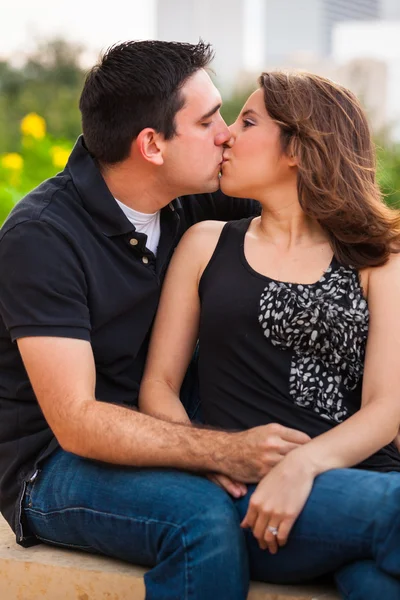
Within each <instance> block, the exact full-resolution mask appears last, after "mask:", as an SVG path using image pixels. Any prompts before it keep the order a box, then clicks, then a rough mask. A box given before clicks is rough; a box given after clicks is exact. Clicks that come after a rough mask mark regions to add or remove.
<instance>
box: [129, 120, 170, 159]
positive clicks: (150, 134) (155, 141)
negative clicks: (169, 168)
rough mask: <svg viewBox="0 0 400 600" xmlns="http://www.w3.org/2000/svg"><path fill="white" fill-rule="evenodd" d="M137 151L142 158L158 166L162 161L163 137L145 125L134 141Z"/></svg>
mask: <svg viewBox="0 0 400 600" xmlns="http://www.w3.org/2000/svg"><path fill="white" fill-rule="evenodd" d="M134 144H135V145H136V149H137V151H138V152H139V153H140V155H141V156H142V158H144V159H145V160H147V161H148V162H151V163H152V164H153V165H157V166H160V165H162V164H163V163H164V158H163V147H164V137H163V135H162V134H161V133H157V131H155V130H154V129H151V128H150V127H146V129H142V131H141V132H140V133H139V135H138V136H137V138H136V140H135V141H134Z"/></svg>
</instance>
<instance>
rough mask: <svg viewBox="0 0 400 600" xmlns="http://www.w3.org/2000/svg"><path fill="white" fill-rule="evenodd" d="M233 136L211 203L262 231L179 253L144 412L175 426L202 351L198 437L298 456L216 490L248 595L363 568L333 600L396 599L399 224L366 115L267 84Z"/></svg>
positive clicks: (303, 84) (206, 235)
mask: <svg viewBox="0 0 400 600" xmlns="http://www.w3.org/2000/svg"><path fill="white" fill-rule="evenodd" d="M210 126H212V118H211V119H210ZM231 133H232V138H231V141H230V142H229V144H228V147H227V148H226V149H225V151H224V163H223V167H222V176H221V188H222V190H223V191H224V192H225V193H226V194H229V195H232V196H237V197H251V198H255V199H256V200H258V201H259V202H260V203H261V206H262V214H261V217H258V218H254V219H247V220H243V221H236V222H232V223H227V224H225V225H224V224H221V223H217V222H205V223H201V224H199V225H196V226H195V227H193V228H192V229H191V230H189V231H188V232H187V234H186V235H185V236H184V238H183V239H182V241H181V244H180V245H179V247H178V249H177V251H176V253H175V257H174V260H173V261H172V263H171V266H170V269H169V273H168V276H167V279H166V283H165V287H164V292H163V296H162V300H161V304H160V309H159V313H158V316H157V320H156V324H155V329H154V334H153V339H152V343H151V349H150V354H149V361H148V365H147V368H146V373H145V376H144V380H143V385H142V391H141V401H140V405H141V409H142V410H144V411H145V412H147V413H151V414H155V415H159V416H162V417H164V418H166V419H169V420H180V421H184V422H188V417H187V414H186V412H185V410H184V408H183V406H182V404H181V403H180V401H179V388H180V385H181V382H182V379H183V376H184V373H185V369H186V367H187V365H188V363H189V360H190V356H191V354H192V351H193V348H194V345H195V342H196V340H197V338H199V340H200V356H199V379H200V395H201V400H202V407H203V411H204V415H205V420H206V423H207V424H209V425H210V426H216V427H222V428H225V429H246V428H249V427H253V426H255V425H260V424H264V423H279V424H280V425H284V426H287V427H291V428H294V429H298V430H301V431H302V432H304V433H306V434H308V436H310V438H311V441H309V442H307V443H305V444H304V445H301V446H299V447H297V448H295V449H293V450H292V451H291V452H290V453H288V454H287V455H286V456H285V457H281V460H280V462H278V464H276V466H275V467H273V468H272V469H271V471H270V472H269V473H268V474H267V475H266V476H265V477H264V479H263V480H262V481H260V482H259V483H258V485H257V487H255V488H254V487H250V488H249V489H248V490H247V489H246V486H244V485H243V483H241V482H230V481H229V480H228V479H227V478H225V477H218V480H219V483H220V484H222V485H224V486H225V487H226V488H227V489H228V490H229V491H231V492H232V493H233V495H236V497H237V498H238V499H237V500H236V503H237V508H238V511H239V513H240V515H241V517H242V518H243V520H242V526H243V527H244V528H245V529H246V534H247V536H248V541H249V551H250V561H251V565H252V568H253V577H256V578H259V579H265V580H267V581H281V582H294V581H301V580H304V579H307V578H311V577H315V576H319V575H321V574H324V573H327V572H330V571H336V570H338V569H339V568H340V567H342V566H343V565H345V564H347V563H351V562H352V561H363V562H358V563H357V564H355V565H354V567H352V568H350V575H349V571H347V572H346V577H347V579H346V584H347V582H348V581H350V582H351V585H354V578H355V582H356V584H357V585H356V588H357V586H358V584H359V586H361V585H362V582H364V583H365V581H368V586H367V589H366V591H363V595H362V596H361V595H356V593H357V592H356V591H355V592H354V595H351V594H350V592H349V593H348V592H347V591H346V590H345V589H344V588H345V585H344V584H343V585H342V586H341V590H342V593H343V594H344V595H345V597H349V598H350V597H351V598H358V597H360V598H361V597H362V598H364V599H365V598H374V599H376V598H377V597H378V595H377V594H378V593H379V594H380V595H382V593H383V595H385V593H384V590H387V592H386V596H385V597H388V598H393V599H394V598H400V474H399V472H400V454H399V452H398V451H397V449H396V447H395V445H394V444H393V443H392V442H393V440H394V439H395V437H396V435H397V432H398V431H399V426H400V397H399V396H400V392H399V390H400V310H399V306H400V257H399V256H398V254H397V252H398V250H399V248H400V216H399V213H398V212H395V211H391V210H390V209H388V208H387V207H386V206H385V205H384V204H383V202H382V200H381V196H380V193H379V190H378V187H377V184H376V181H375V162H374V151H373V146H372V143H371V139H370V134H369V130H368V125H367V122H366V119H365V115H364V113H363V111H362V109H361V108H360V105H359V103H358V101H357V100H356V98H355V97H354V96H353V95H352V94H351V93H350V92H349V91H348V90H346V89H344V88H342V87H340V86H338V85H336V84H335V83H333V82H331V81H329V80H327V79H324V78H322V77H318V76H316V75H311V74H306V73H303V74H299V73H291V74H286V73H280V72H271V73H264V74H263V75H262V76H261V78H260V88H259V89H258V90H257V91H256V92H254V94H252V95H251V96H250V98H249V99H248V101H247V102H246V104H245V106H244V108H243V110H242V112H241V114H240V115H239V117H238V119H237V120H236V122H235V123H234V124H233V125H232V126H231ZM177 307H179V309H178V310H177ZM278 451H279V450H278ZM354 466H357V467H359V468H358V469H349V468H348V467H354ZM239 496H240V498H239ZM256 541H257V542H258V544H259V547H258V546H257V544H256V543H255V542H256ZM285 545H286V546H285ZM283 546H285V548H283ZM266 548H268V549H269V551H270V552H269V553H268V552H262V550H263V549H266ZM278 548H279V552H277V550H278ZM361 574H362V575H361ZM366 574H367V575H368V576H369V575H371V582H369V580H368V578H367V579H365V577H366ZM357 577H359V581H357ZM372 580H373V581H374V582H375V583H372ZM374 586H375V587H374ZM359 589H361V588H360V587H359ZM352 593H353V592H352ZM349 594H350V595H349Z"/></svg>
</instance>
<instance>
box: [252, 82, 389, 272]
mask: <svg viewBox="0 0 400 600" xmlns="http://www.w3.org/2000/svg"><path fill="white" fill-rule="evenodd" d="M259 83H260V87H261V88H262V89H263V91H264V100H265V106H266V109H267V111H268V114H269V115H270V117H271V118H272V119H273V120H274V121H275V122H276V123H277V124H278V125H279V126H280V129H281V140H282V149H283V151H284V152H285V153H287V154H289V155H290V156H295V157H296V158H297V160H298V179H297V186H298V193H299V200H300V204H301V207H302V209H303V210H304V212H305V213H306V214H307V215H308V216H310V217H312V218H314V219H316V220H317V221H318V222H319V223H320V224H321V226H322V227H323V228H324V229H325V231H326V232H327V233H328V235H329V237H330V241H331V245H332V249H333V252H334V254H335V256H336V258H337V260H338V261H339V262H340V263H342V264H344V265H352V266H354V267H356V268H359V269H360V268H363V267H368V266H378V265H382V264H384V263H385V262H386V261H387V260H388V258H389V255H390V254H391V253H392V252H398V251H399V250H400V211H398V210H394V209H391V208H389V207H388V206H386V204H385V203H384V202H383V199H382V194H381V192H380V190H379V187H378V184H377V182H376V158H375V148H374V145H373V142H372V140H371V134H370V130H369V127H368V122H367V119H366V116H365V113H364V111H363V109H362V108H361V105H360V103H359V101H358V100H357V98H356V97H355V96H354V94H353V93H352V92H350V91H349V90H347V89H346V88H344V87H342V86H340V85H338V84H336V83H334V82H333V81H330V80H329V79H325V78H323V77H320V76H318V75H314V74H311V73H302V72H288V73H286V72H282V71H272V72H267V73H263V74H262V75H261V77H260V79H259Z"/></svg>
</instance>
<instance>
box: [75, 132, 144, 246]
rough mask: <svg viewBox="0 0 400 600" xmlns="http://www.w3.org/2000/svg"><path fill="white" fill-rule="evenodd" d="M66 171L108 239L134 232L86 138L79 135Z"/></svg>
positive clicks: (85, 205) (86, 207)
mask: <svg viewBox="0 0 400 600" xmlns="http://www.w3.org/2000/svg"><path fill="white" fill-rule="evenodd" d="M66 169H67V170H68V171H69V173H70V175H71V178H72V181H73V183H74V185H75V187H76V189H77V191H78V194H79V196H80V198H81V200H82V202H83V205H84V207H85V209H86V210H87V211H88V213H89V214H90V215H91V217H92V218H93V220H94V221H96V223H97V224H98V226H99V227H100V229H101V230H102V231H103V233H104V234H105V235H106V236H109V237H111V236H114V235H122V234H126V233H129V232H131V231H133V230H134V227H133V225H132V224H131V223H130V221H129V220H128V219H127V218H126V216H125V215H124V213H123V212H122V210H121V209H120V207H119V206H118V204H117V203H116V202H115V199H114V197H113V195H112V194H111V192H110V190H109V189H108V187H107V185H106V182H105V181H104V179H103V177H102V175H101V173H100V170H99V168H98V166H97V164H96V161H95V160H94V159H93V157H92V156H91V155H90V154H89V152H88V150H87V148H86V146H85V142H84V139H83V136H82V135H81V136H79V138H78V139H77V141H76V144H75V146H74V148H73V150H72V153H71V155H70V157H69V160H68V163H67V166H66Z"/></svg>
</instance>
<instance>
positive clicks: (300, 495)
mask: <svg viewBox="0 0 400 600" xmlns="http://www.w3.org/2000/svg"><path fill="white" fill-rule="evenodd" d="M314 478H315V473H314V470H313V468H312V466H311V464H307V462H305V461H304V457H303V456H299V457H297V455H296V451H294V452H292V453H291V454H288V455H287V456H286V457H285V458H284V459H283V460H282V462H280V463H279V464H278V465H276V466H275V467H274V468H273V469H272V470H271V471H270V472H269V473H268V474H267V475H266V476H265V477H264V478H263V479H262V480H261V481H260V483H259V484H258V486H257V488H256V489H255V492H254V494H253V495H252V497H251V499H250V503H249V508H248V510H247V513H246V516H245V517H244V519H243V521H242V523H241V526H242V527H249V528H250V529H252V531H253V534H254V536H255V537H256V538H257V540H258V543H259V545H260V548H261V549H263V550H265V549H266V548H268V550H269V551H270V552H271V553H272V554H275V553H276V552H277V551H278V547H279V546H284V545H285V544H286V541H287V538H288V536H289V533H290V530H291V529H292V527H293V525H294V523H295V521H296V519H297V517H298V516H299V514H300V513H301V511H302V509H303V507H304V505H305V503H306V501H307V498H308V496H309V495H310V492H311V489H312V486H313V483H314Z"/></svg>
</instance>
